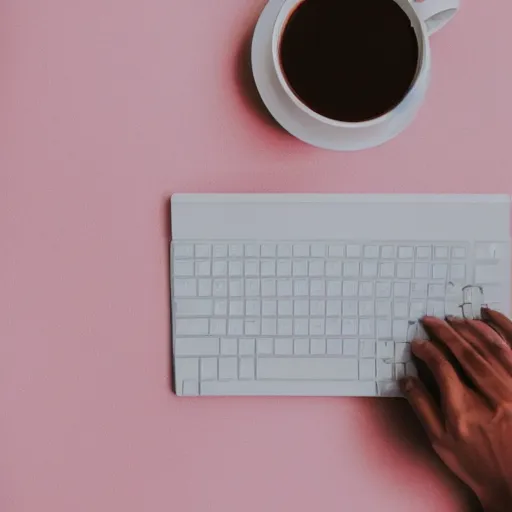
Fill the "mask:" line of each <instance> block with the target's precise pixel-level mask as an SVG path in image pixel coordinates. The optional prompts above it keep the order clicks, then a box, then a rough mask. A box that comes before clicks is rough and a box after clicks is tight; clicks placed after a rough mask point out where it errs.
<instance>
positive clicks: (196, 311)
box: [174, 299, 212, 316]
mask: <svg viewBox="0 0 512 512" xmlns="http://www.w3.org/2000/svg"><path fill="white" fill-rule="evenodd" d="M174 308H175V313H176V316H208V315H211V314H212V301H211V300H209V299H176V300H175V302H174Z"/></svg>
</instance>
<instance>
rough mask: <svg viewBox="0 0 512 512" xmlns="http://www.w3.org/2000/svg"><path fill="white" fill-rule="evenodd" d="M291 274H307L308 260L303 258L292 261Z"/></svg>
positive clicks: (301, 275)
mask: <svg viewBox="0 0 512 512" xmlns="http://www.w3.org/2000/svg"><path fill="white" fill-rule="evenodd" d="M293 275H294V276H296V277H304V276H307V275H308V262H307V261H305V260H295V261H294V262H293Z"/></svg>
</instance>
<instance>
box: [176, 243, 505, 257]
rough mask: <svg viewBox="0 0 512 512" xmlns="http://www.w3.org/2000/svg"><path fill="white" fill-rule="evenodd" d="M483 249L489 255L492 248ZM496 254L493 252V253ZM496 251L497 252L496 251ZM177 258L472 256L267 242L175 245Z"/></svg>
mask: <svg viewBox="0 0 512 512" xmlns="http://www.w3.org/2000/svg"><path fill="white" fill-rule="evenodd" d="M482 250H484V251H487V252H486V254H488V253H489V249H488V248H483V249H482ZM491 252H492V251H491ZM495 252H496V251H495ZM173 253H174V257H175V258H180V259H181V258H184V259H186V258H199V259H204V258H211V257H213V258H243V257H246V258H260V257H261V258H292V257H296V258H304V257H313V258H365V259H378V258H381V259H403V260H412V259H418V260H432V259H435V260H448V259H450V258H452V259H464V258H466V257H467V256H468V254H467V249H466V247H464V246H450V245H437V244H423V243H422V244H418V245H409V244H397V245H391V244H357V243H334V244H332V243H331V244H326V243H295V244H293V243H285V244H283V243H277V244H276V243H264V244H241V243H234V244H229V243H226V244H187V243H180V242H174V243H173Z"/></svg>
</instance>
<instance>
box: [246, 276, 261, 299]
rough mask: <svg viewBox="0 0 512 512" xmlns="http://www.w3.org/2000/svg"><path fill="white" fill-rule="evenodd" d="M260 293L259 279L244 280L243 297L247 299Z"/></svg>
mask: <svg viewBox="0 0 512 512" xmlns="http://www.w3.org/2000/svg"><path fill="white" fill-rule="evenodd" d="M259 293H260V281H259V279H246V280H245V295H246V296H247V297H255V296H257V295H259Z"/></svg>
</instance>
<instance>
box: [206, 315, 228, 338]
mask: <svg viewBox="0 0 512 512" xmlns="http://www.w3.org/2000/svg"><path fill="white" fill-rule="evenodd" d="M210 334H213V335H214V336H222V335H224V334H226V319H225V318H212V319H210Z"/></svg>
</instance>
